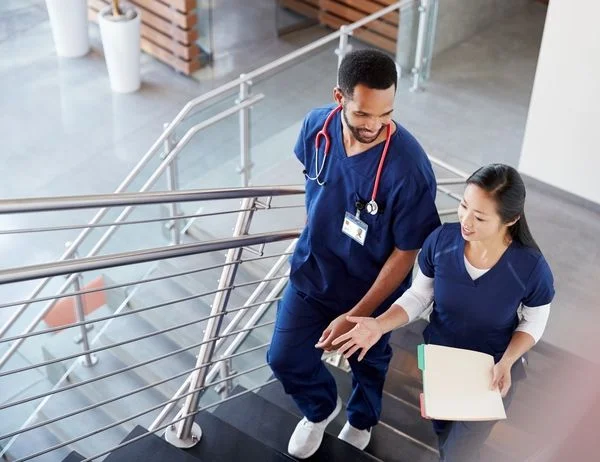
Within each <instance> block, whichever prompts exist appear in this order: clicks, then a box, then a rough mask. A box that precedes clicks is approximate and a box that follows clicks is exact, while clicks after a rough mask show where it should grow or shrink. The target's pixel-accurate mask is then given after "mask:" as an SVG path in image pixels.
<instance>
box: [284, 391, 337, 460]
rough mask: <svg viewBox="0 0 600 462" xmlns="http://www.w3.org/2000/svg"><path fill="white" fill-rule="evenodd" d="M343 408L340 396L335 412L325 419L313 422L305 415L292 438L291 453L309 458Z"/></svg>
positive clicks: (300, 457)
mask: <svg viewBox="0 0 600 462" xmlns="http://www.w3.org/2000/svg"><path fill="white" fill-rule="evenodd" d="M341 409H342V400H341V399H340V397H339V396H338V398H337V403H336V405H335V409H334V410H333V412H332V413H331V414H330V415H329V417H327V418H326V419H325V420H321V421H320V422H311V421H310V420H308V419H307V418H306V417H304V418H303V419H302V420H301V421H300V422H299V423H298V425H296V429H295V430H294V433H292V436H291V438H290V442H289V444H288V452H289V453H290V455H292V456H294V457H297V458H298V459H307V458H309V457H310V456H312V455H313V454H314V453H315V452H317V449H319V446H321V442H322V441H323V434H324V433H325V427H327V425H328V424H329V423H330V422H331V421H332V420H333V419H335V416H336V415H338V414H339V412H340V411H341Z"/></svg>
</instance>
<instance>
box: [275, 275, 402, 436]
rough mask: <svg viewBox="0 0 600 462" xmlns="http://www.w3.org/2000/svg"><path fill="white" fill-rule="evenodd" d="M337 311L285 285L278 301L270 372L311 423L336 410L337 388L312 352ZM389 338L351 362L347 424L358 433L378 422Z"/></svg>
mask: <svg viewBox="0 0 600 462" xmlns="http://www.w3.org/2000/svg"><path fill="white" fill-rule="evenodd" d="M349 308H350V307H340V310H339V311H336V310H335V309H333V308H331V307H330V306H325V305H323V304H322V303H320V302H318V301H317V300H315V299H314V298H312V297H309V296H308V295H306V294H303V293H301V292H299V291H297V290H296V289H295V288H293V286H292V285H291V284H289V285H288V287H287V289H286V291H285V293H284V296H283V299H282V300H281V301H280V302H279V306H278V309H277V319H276V322H275V330H274V333H273V339H272V340H271V346H270V348H269V351H268V353H267V361H268V363H269V365H270V366H271V369H272V370H273V374H274V375H275V377H277V379H278V380H279V381H280V382H281V383H282V384H283V388H284V389H285V392H286V393H287V394H289V395H291V396H292V398H293V399H294V401H295V402H296V404H297V405H298V407H299V408H300V410H301V411H302V413H303V414H304V416H305V417H307V418H308V420H310V421H311V422H320V421H322V420H324V419H325V418H327V416H329V415H330V414H331V413H332V412H333V410H334V409H335V405H336V400H337V389H336V385H335V380H334V379H333V376H332V375H331V374H330V373H329V371H328V370H327V368H326V367H325V365H324V364H323V362H322V361H321V356H322V354H323V350H320V349H317V348H315V344H316V343H317V341H318V340H319V337H320V336H321V334H322V333H323V331H324V330H325V328H326V327H327V326H328V325H329V323H330V322H331V321H333V320H334V319H335V318H336V317H337V316H339V315H340V314H342V313H344V312H346V311H347V310H348V309H349ZM388 340H389V334H388V335H385V336H384V337H382V338H381V339H380V340H379V342H378V343H377V344H376V345H374V346H373V347H372V348H371V349H370V350H369V352H368V353H367V355H366V356H365V358H363V360H362V361H361V362H358V361H357V360H356V358H357V357H358V354H357V353H355V354H354V355H352V357H351V358H350V361H349V362H350V367H351V368H352V394H351V396H350V399H349V400H348V404H347V411H348V421H349V422H350V424H351V425H352V426H354V427H355V428H358V429H360V430H364V429H368V428H370V427H372V426H374V425H375V424H377V422H378V421H379V416H380V415H381V398H382V393H383V383H384V381H385V375H386V372H387V369H388V365H389V362H390V359H391V357H392V349H391V348H390V346H389V345H388Z"/></svg>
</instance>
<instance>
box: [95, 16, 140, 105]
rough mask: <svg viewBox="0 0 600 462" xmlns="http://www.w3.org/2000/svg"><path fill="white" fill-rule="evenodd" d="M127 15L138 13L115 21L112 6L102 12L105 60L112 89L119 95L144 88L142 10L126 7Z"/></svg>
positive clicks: (101, 23) (100, 21)
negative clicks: (141, 49) (141, 40)
mask: <svg viewBox="0 0 600 462" xmlns="http://www.w3.org/2000/svg"><path fill="white" fill-rule="evenodd" d="M121 10H123V12H128V11H129V12H130V14H132V13H131V12H134V13H135V16H134V17H133V18H130V19H125V17H120V18H117V19H113V16H112V10H111V8H110V7H107V8H104V9H103V10H102V11H100V12H99V13H98V23H99V24H100V36H101V37H102V47H103V48H104V59H105V60H106V67H107V68H108V77H109V79H110V87H111V89H112V90H113V91H114V92H117V93H130V92H133V91H136V90H138V89H139V88H140V25H141V18H140V13H139V11H137V10H135V9H134V8H133V7H132V6H130V5H122V6H121Z"/></svg>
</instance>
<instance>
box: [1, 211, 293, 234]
mask: <svg viewBox="0 0 600 462" xmlns="http://www.w3.org/2000/svg"><path fill="white" fill-rule="evenodd" d="M298 208H304V204H300V205H278V206H274V207H269V210H288V209H298ZM248 211H249V210H224V211H222V212H208V213H197V214H191V215H178V216H177V218H175V220H185V219H188V218H193V219H198V218H206V217H214V216H219V215H232V214H235V213H239V212H248ZM170 220H173V218H172V217H160V218H146V219H145V220H127V221H123V222H121V223H116V222H110V223H99V224H97V225H89V224H86V225H64V226H46V227H43V228H18V229H17V228H12V229H3V230H0V235H7V234H26V233H46V232H53V231H72V230H75V229H86V228H93V229H98V228H108V227H110V226H114V225H118V226H127V225H143V224H147V223H159V222H164V221H170Z"/></svg>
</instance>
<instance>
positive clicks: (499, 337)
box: [418, 223, 554, 362]
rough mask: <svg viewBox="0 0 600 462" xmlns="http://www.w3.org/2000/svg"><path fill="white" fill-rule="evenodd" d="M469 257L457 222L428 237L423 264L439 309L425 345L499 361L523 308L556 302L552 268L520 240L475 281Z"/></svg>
mask: <svg viewBox="0 0 600 462" xmlns="http://www.w3.org/2000/svg"><path fill="white" fill-rule="evenodd" d="M464 255H465V240H464V239H463V237H462V235H461V233H460V225H459V224H458V223H445V224H444V225H443V226H441V227H439V228H438V229H437V230H435V231H434V232H433V233H432V234H431V236H429V237H428V238H427V240H426V241H425V244H424V245H423V249H422V250H421V253H420V254H419V258H418V262H419V267H420V269H421V271H422V272H423V274H424V275H425V276H427V277H430V278H434V282H433V287H434V295H433V299H434V308H433V311H432V313H431V315H430V318H429V325H428V326H427V328H426V329H425V331H424V333H423V336H424V338H425V342H426V343H433V344H437V345H444V346H450V347H455V348H465V349H469V350H475V351H480V352H483V353H488V354H490V355H492V356H494V359H495V361H496V362H498V361H499V360H500V359H501V358H502V355H503V354H504V352H505V351H506V348H507V347H508V344H509V343H510V341H511V338H512V335H513V333H514V331H515V329H516V327H517V325H518V323H519V318H518V315H517V310H518V308H519V306H520V305H521V304H523V305H525V306H528V307H536V306H543V305H547V304H548V303H550V302H551V301H552V298H553V297H554V279H553V277H552V272H551V271H550V267H549V266H548V263H547V262H546V260H545V259H544V256H543V255H542V254H541V253H540V252H539V251H537V250H535V249H532V248H530V247H525V246H523V245H521V244H519V243H518V242H515V241H513V242H512V244H511V245H510V246H509V247H508V249H507V250H506V251H505V252H504V254H503V255H502V257H501V258H500V260H499V261H498V262H497V263H496V264H495V265H494V266H493V267H492V268H491V269H490V270H489V271H488V272H487V273H485V274H484V275H483V276H481V277H479V278H477V279H476V280H473V279H472V278H471V276H470V275H469V273H468V272H467V269H466V268H465V261H464Z"/></svg>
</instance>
